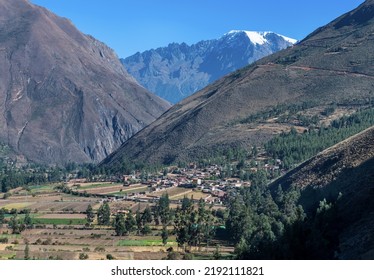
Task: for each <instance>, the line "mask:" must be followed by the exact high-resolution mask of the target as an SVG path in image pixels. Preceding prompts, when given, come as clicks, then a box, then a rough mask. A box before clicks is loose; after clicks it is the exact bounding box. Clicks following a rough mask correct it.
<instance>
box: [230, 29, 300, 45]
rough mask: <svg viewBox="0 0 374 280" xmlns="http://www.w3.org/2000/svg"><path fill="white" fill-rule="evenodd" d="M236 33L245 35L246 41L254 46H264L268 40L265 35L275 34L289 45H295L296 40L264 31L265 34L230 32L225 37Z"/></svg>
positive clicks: (243, 31) (242, 31)
mask: <svg viewBox="0 0 374 280" xmlns="http://www.w3.org/2000/svg"><path fill="white" fill-rule="evenodd" d="M238 33H245V34H246V35H247V37H248V39H249V40H250V41H251V42H252V43H253V44H255V45H264V44H266V43H268V40H267V39H266V35H268V34H275V35H277V36H280V37H282V38H283V39H284V40H285V41H287V42H289V43H291V44H296V43H297V40H295V39H292V38H289V37H286V36H283V35H280V34H277V33H274V32H271V31H266V32H257V31H246V30H231V31H230V32H228V33H226V34H225V35H235V34H238Z"/></svg>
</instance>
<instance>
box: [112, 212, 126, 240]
mask: <svg viewBox="0 0 374 280" xmlns="http://www.w3.org/2000/svg"><path fill="white" fill-rule="evenodd" d="M114 230H115V232H116V234H117V236H123V235H125V234H126V232H127V229H126V225H125V218H124V216H123V214H122V213H118V214H117V215H116V218H115V223H114Z"/></svg>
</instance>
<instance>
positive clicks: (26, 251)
mask: <svg viewBox="0 0 374 280" xmlns="http://www.w3.org/2000/svg"><path fill="white" fill-rule="evenodd" d="M24 253H25V260H29V259H30V248H29V243H26V246H25V252H24Z"/></svg>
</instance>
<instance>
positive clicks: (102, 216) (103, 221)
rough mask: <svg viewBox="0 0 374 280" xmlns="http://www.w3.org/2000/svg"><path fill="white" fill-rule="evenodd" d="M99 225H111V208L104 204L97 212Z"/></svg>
mask: <svg viewBox="0 0 374 280" xmlns="http://www.w3.org/2000/svg"><path fill="white" fill-rule="evenodd" d="M97 223H98V224H99V225H110V207H109V204H108V202H104V203H103V205H101V206H100V208H99V210H98V211H97Z"/></svg>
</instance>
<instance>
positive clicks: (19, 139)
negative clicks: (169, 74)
mask: <svg viewBox="0 0 374 280" xmlns="http://www.w3.org/2000/svg"><path fill="white" fill-rule="evenodd" d="M168 107H169V104H168V103H167V102H165V101H164V100H162V99H160V98H158V97H157V96H155V95H153V94H151V93H150V92H148V91H147V90H145V89H144V88H143V87H141V86H140V85H139V84H138V83H137V82H136V81H135V80H134V79H133V78H132V77H131V76H130V75H129V74H128V73H127V72H126V71H125V70H124V69H123V67H122V65H121V64H120V62H119V60H118V58H117V56H116V55H115V53H114V52H113V51H112V50H111V49H110V48H108V47H107V46H106V45H104V44H103V43H101V42H99V41H97V40H95V39H94V38H92V37H91V36H87V35H84V34H82V33H81V32H79V31H78V30H77V29H76V28H75V27H74V26H73V25H72V23H71V22H70V21H68V20H67V19H63V18H60V17H58V16H56V15H54V14H52V13H51V12H49V11H48V10H46V9H44V8H41V7H38V6H35V5H32V4H31V3H30V2H28V1H26V0H12V1H8V0H0V142H2V143H4V144H7V145H9V146H10V148H11V149H13V150H14V151H15V152H16V153H18V154H21V155H24V156H25V157H26V158H27V159H28V160H30V161H35V162H40V163H64V162H67V161H75V162H96V161H100V160H101V159H103V158H104V157H105V156H107V155H108V154H110V153H111V152H112V151H113V150H115V149H116V148H117V147H119V146H120V144H121V143H122V142H123V141H125V140H126V139H128V138H129V137H130V136H132V135H133V134H134V133H136V132H137V131H139V130H140V129H141V128H143V127H144V126H145V125H147V124H149V123H150V122H152V121H153V120H155V118H157V117H158V116H160V115H161V113H163V112H164V111H165V110H166V109H167V108H168Z"/></svg>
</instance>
